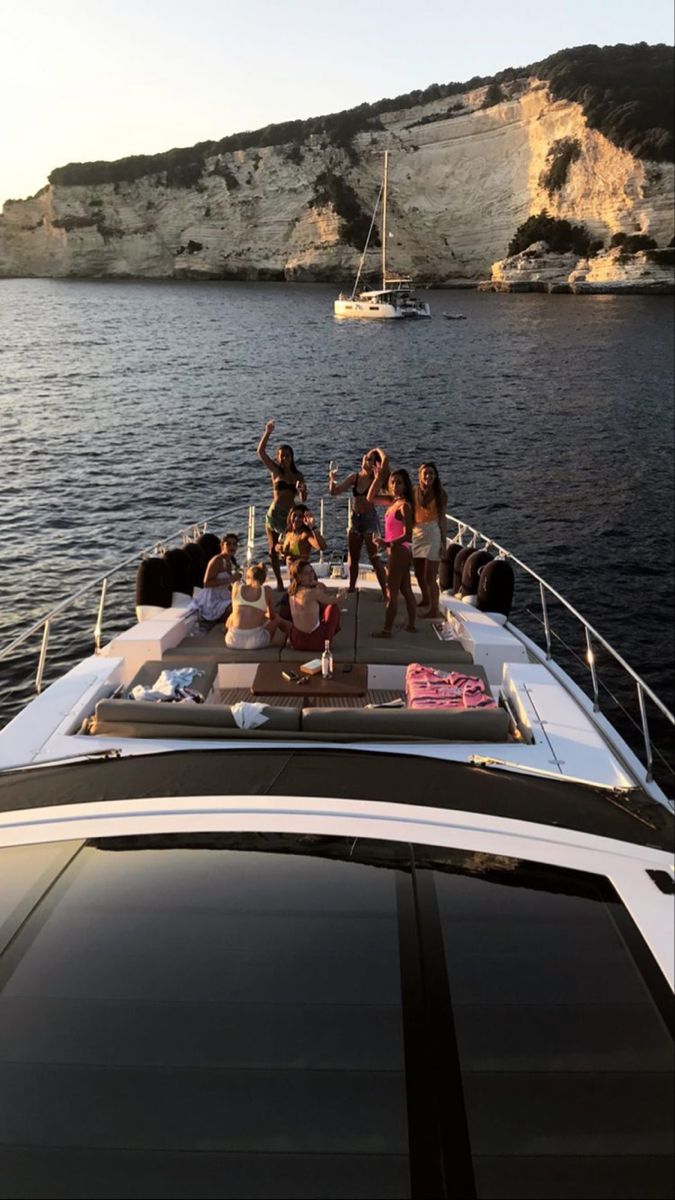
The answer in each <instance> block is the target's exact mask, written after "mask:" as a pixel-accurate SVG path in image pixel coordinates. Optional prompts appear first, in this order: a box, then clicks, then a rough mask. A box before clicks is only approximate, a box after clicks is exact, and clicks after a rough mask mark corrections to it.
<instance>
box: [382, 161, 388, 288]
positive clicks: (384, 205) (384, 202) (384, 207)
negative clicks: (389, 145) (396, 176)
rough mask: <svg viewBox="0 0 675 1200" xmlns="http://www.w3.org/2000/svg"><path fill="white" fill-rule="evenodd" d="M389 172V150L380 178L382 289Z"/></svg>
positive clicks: (384, 278)
mask: <svg viewBox="0 0 675 1200" xmlns="http://www.w3.org/2000/svg"><path fill="white" fill-rule="evenodd" d="M388 174H389V151H388V150H385V152H384V178H383V180H382V291H384V290H385V288H386V286H387V177H388Z"/></svg>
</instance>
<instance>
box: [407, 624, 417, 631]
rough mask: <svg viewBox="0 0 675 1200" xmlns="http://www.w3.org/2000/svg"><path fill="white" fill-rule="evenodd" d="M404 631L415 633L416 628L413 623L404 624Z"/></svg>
mask: <svg viewBox="0 0 675 1200" xmlns="http://www.w3.org/2000/svg"><path fill="white" fill-rule="evenodd" d="M405 631H406V633H417V629H416V628H415V626H414V625H406V626H405Z"/></svg>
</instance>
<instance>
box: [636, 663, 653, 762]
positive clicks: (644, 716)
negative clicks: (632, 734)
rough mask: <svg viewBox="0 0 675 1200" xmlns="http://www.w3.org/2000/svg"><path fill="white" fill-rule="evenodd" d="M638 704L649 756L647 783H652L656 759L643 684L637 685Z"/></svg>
mask: <svg viewBox="0 0 675 1200" xmlns="http://www.w3.org/2000/svg"><path fill="white" fill-rule="evenodd" d="M637 694H638V704H639V705H640V720H641V721H642V736H643V737H644V739H645V754H646V756H647V774H646V776H645V779H646V780H647V783H651V781H652V779H653V778H654V773H653V766H654V758H653V755H652V741H651V738H650V736H649V725H648V724H647V710H646V708H645V698H644V695H643V692H642V684H641V683H638V685H637Z"/></svg>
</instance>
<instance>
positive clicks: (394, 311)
mask: <svg viewBox="0 0 675 1200" xmlns="http://www.w3.org/2000/svg"><path fill="white" fill-rule="evenodd" d="M388 176H389V151H388V150H385V152H384V170H383V175H382V184H381V186H380V191H379V193H378V197H377V200H376V202H375V208H374V209H373V216H372V218H371V222H370V228H369V230H368V236H367V238H366V244H365V246H364V248H363V254H362V255H361V259H360V262H359V267H358V270H357V273H356V279H355V280H354V287H353V288H352V291H351V295H349V296H347V295H346V294H345V293H342V294H341V295H340V296H339V297H338V299H337V300H336V301H335V302H334V306H333V309H334V313H335V316H336V317H341V318H352V319H353V318H360V319H365V320H375V321H390V320H403V319H410V318H413V319H416V318H419V317H430V316H431V309H430V307H429V305H428V303H427V302H426V300H420V299H419V297H418V296H416V295H415V291H414V288H413V281H412V278H411V277H410V276H409V275H396V274H392V273H391V272H390V271H389V270H388V268H387V236H388V233H387V191H388ZM380 206H381V209H382V234H381V236H382V287H381V288H378V289H375V290H374V291H359V290H358V289H359V281H360V279H361V274H362V271H363V264H364V262H365V258H366V254H367V252H368V246H369V244H370V238H371V235H372V232H373V228H374V226H375V218H376V216H377V213H378V210H379V209H380Z"/></svg>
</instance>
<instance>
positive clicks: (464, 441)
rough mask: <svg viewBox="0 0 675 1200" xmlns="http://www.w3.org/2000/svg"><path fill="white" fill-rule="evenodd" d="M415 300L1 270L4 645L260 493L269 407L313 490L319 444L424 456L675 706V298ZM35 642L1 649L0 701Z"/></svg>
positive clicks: (59, 652) (84, 635) (346, 459)
mask: <svg viewBox="0 0 675 1200" xmlns="http://www.w3.org/2000/svg"><path fill="white" fill-rule="evenodd" d="M428 297H429V300H430V303H431V307H432V311H433V314H434V320H432V321H426V322H420V323H402V324H399V323H393V322H392V323H387V322H383V323H381V324H380V323H373V324H358V323H354V324H349V323H346V324H340V323H338V322H336V321H335V320H334V319H333V317H332V300H333V289H332V288H328V287H323V286H319V285H314V286H299V285H293V286H284V285H266V284H220V283H189V282H157V283H154V282H120V283H110V282H74V281H67V282H66V281H63V282H57V281H44V280H17V281H14V280H12V281H4V282H0V445H1V446H2V469H3V485H2V495H3V502H2V510H1V512H0V645H4V644H6V643H7V642H8V641H9V640H10V639H11V638H12V637H13V636H14V635H15V633H16V632H18V631H19V630H21V629H22V628H25V627H27V626H28V625H29V624H31V622H32V621H33V620H35V619H36V618H37V617H38V616H40V615H41V614H42V613H44V612H45V611H47V610H48V609H49V608H50V607H51V606H52V605H53V604H54V602H55V601H57V600H58V599H60V598H64V597H66V596H67V595H69V594H70V593H72V592H73V591H74V590H75V589H76V587H77V586H78V585H79V584H80V583H83V582H85V581H86V580H87V579H90V578H93V577H95V576H97V575H98V574H100V573H101V572H102V571H103V570H104V569H105V567H106V566H109V565H110V564H112V563H114V562H116V561H118V560H119V559H120V558H122V557H123V556H125V555H126V554H127V553H131V552H132V551H133V550H134V549H136V548H137V547H140V546H145V545H147V544H149V543H150V542H152V541H153V540H155V539H156V538H158V537H160V536H162V535H165V534H168V533H170V532H171V531H173V530H175V529H178V528H180V527H181V526H182V525H183V524H185V523H187V522H188V521H191V520H197V519H199V518H202V517H205V516H208V515H210V514H215V513H221V512H223V510H225V509H226V508H228V506H229V505H233V506H234V505H237V504H244V503H249V502H250V501H251V500H255V501H257V503H259V504H260V503H262V502H266V501H267V498H268V495H269V484H268V479H267V476H266V473H265V472H264V471H263V469H262V468H261V466H260V465H259V463H258V462H257V460H256V457H255V446H256V442H257V440H258V437H259V436H260V433H261V431H262V427H263V424H264V422H265V420H266V419H267V418H268V417H274V418H275V419H276V421H277V432H278V436H279V440H283V441H288V442H291V443H292V444H293V445H294V447H295V449H296V457H297V460H298V464H299V465H300V466H301V468H302V470H303V471H304V473H305V475H306V478H307V480H308V482H309V487H310V499H311V500H312V501H313V502H314V503H315V504H318V498H319V497H320V496H321V495H322V494H323V493H324V488H325V479H326V467H327V464H328V461H329V459H331V458H333V459H334V460H336V461H337V463H338V464H339V469H340V471H344V472H345V473H346V472H347V471H348V470H351V469H352V468H353V466H354V465H355V464H356V463H357V462H358V459H359V456H360V454H361V453H362V451H363V449H364V448H365V447H367V446H369V445H371V444H373V443H380V444H382V445H384V446H385V447H387V449H388V450H389V451H390V454H391V457H392V459H393V461H394V463H396V464H398V465H403V466H406V467H408V469H409V470H410V471H411V472H414V471H415V470H416V468H417V466H418V465H419V463H420V462H421V461H423V460H425V459H428V458H431V459H434V460H435V461H436V462H437V463H438V466H439V469H440V471H441V475H442V477H443V479H444V482H445V485H446V487H447V491H448V496H449V508H450V511H451V512H453V513H455V514H457V515H459V516H462V517H463V518H465V519H466V520H467V521H469V522H470V523H472V524H475V525H477V526H478V527H479V528H481V529H483V530H485V531H486V532H488V533H489V534H491V535H492V536H493V537H494V538H495V539H496V540H498V541H500V542H501V543H502V544H505V545H507V546H508V547H510V548H511V549H512V550H513V551H514V553H516V554H517V555H518V556H519V557H521V558H523V559H524V560H525V561H526V562H528V563H529V565H530V566H532V567H533V568H535V569H536V570H538V571H539V572H540V573H542V574H543V575H544V576H545V577H546V578H547V579H548V580H549V582H550V583H552V584H553V585H554V586H555V587H556V588H557V589H558V590H560V591H561V592H562V593H563V594H564V595H565V596H566V597H567V598H568V599H569V600H570V601H571V602H572V603H574V604H575V605H576V606H577V607H578V608H579V609H580V610H581V612H582V613H583V614H584V615H585V616H586V617H587V618H588V619H589V620H590V621H591V623H592V624H593V625H595V627H596V628H597V629H598V630H599V631H600V632H601V633H602V634H603V635H604V636H605V637H607V639H608V640H609V641H610V642H611V643H612V644H613V645H615V646H616V648H617V649H619V650H620V651H621V652H622V653H623V654H624V656H625V657H626V658H627V659H628V661H629V662H630V663H631V664H632V665H633V666H634V667H635V668H636V669H637V670H638V671H639V672H640V673H641V674H643V675H644V677H645V678H646V680H647V681H648V682H649V683H650V684H651V685H652V686H654V687H655V688H656V690H657V691H658V692H659V693H660V694H662V695H663V698H664V699H666V700H667V701H669V702H671V703H672V683H671V670H672V659H673V649H672V640H671V639H672V612H673V583H674V577H673V540H674V539H673V478H674V476H673V324H672V317H673V313H672V303H671V302H670V300H669V299H667V298H661V297H655V298H647V297H626V298H616V297H610V296H603V297H570V296H538V295H522V296H492V295H482V294H478V293H476V292H430V293H428ZM444 311H445V312H461V313H464V314H465V315H466V318H467V319H466V320H465V321H446V320H444V319H443V317H442V314H443V312H444ZM274 436H275V439H276V436H277V434H275V435H274ZM327 503H329V502H327ZM332 505H333V507H332V508H331V509H330V514H331V516H330V524H329V530H330V534H331V538H330V540H331V548H335V549H342V548H343V545H344V533H343V529H344V513H343V511H342V509H340V510H339V513H337V512H336V506H335V502H332ZM233 523H234V524H235V525H236V524H237V522H236V521H234V522H233V521H230V520H225V521H224V524H225V525H228V526H230V525H232V524H233ZM238 524H239V527H240V529H242V521H241V520H239V521H238ZM243 531H244V530H243V529H242V532H243ZM124 586H125V592H124V594H123V596H121V597H120V600H121V602H122V604H123V608H124V610H125V612H126V614H131V612H132V611H133V584H132V580H131V579H129V580H127V581H126V582H125V585H124ZM519 599H520V602H521V606H522V605H523V602H524V601H525V600H526V599H528V600H529V597H526V596H525V594H524V593H521V595H520V597H519ZM95 608H96V602H95V600H89V601H88V607H87V608H85V611H84V613H83V615H82V617H81V618H79V619H78V622H77V623H76V624H73V621H72V619H70V621H68V620H66V621H65V622H64V621H62V622H60V623H59V622H57V623H56V625H55V627H54V630H53V633H52V645H53V647H54V649H53V654H50V663H51V665H52V670H54V669H60V667H61V666H62V665H65V664H67V663H68V662H70V661H71V659H72V654H73V646H72V644H70V646H69V648H66V646H65V642H66V641H68V640H69V638H68V637H66V635H69V636H70V637H72V635H73V633H74V632H75V633H79V634H80V635H81V636H80V639H79V642H78V643H77V645H76V646H75V651H76V652H77V653H78V654H81V653H85V652H87V650H88V647H89V645H90V630H91V628H92V626H93V618H94V615H95ZM108 628H110V626H108ZM38 648H39V643H38V644H37V645H32V647H31V648H30V651H24V652H22V653H21V654H20V655H19V656H18V657H17V658H16V659H13V660H12V662H11V664H8V663H6V662H4V663H0V677H1V678H2V680H3V683H4V685H5V691H4V700H0V720H2V719H6V718H7V716H9V715H10V713H11V712H12V711H14V710H15V708H16V705H17V703H18V702H19V701H21V700H23V699H24V698H26V697H27V696H28V695H29V692H30V686H29V672H31V671H33V672H34V669H35V661H36V654H37V649H38ZM69 656H70V657H69Z"/></svg>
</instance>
